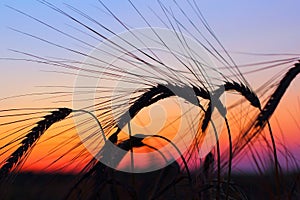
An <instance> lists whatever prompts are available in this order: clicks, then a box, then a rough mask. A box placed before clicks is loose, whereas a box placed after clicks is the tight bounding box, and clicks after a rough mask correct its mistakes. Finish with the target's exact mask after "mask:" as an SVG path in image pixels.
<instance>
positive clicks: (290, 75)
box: [255, 63, 300, 127]
mask: <svg viewBox="0 0 300 200" xmlns="http://www.w3.org/2000/svg"><path fill="white" fill-rule="evenodd" d="M299 73H300V63H296V64H295V66H294V67H293V68H291V69H289V71H288V72H287V73H286V74H285V76H284V77H283V78H282V79H281V81H280V82H279V85H278V86H277V88H276V90H275V91H274V92H273V94H272V95H271V96H270V98H269V100H268V102H267V103H266V105H265V106H264V108H263V109H262V111H261V113H260V114H259V116H258V117H257V118H256V123H255V127H263V126H264V125H265V124H266V122H267V121H268V120H269V118H270V117H271V116H272V114H273V113H274V111H275V109H276V108H277V106H278V104H279V102H280V100H281V98H282V97H283V95H284V93H285V92H286V90H287V88H288V87H289V85H290V84H291V82H292V81H293V80H294V78H295V77H296V76H297V75H298V74H299Z"/></svg>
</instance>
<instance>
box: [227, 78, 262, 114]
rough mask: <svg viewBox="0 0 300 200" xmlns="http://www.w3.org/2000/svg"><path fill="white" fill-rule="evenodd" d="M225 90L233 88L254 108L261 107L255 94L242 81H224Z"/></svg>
mask: <svg viewBox="0 0 300 200" xmlns="http://www.w3.org/2000/svg"><path fill="white" fill-rule="evenodd" d="M224 88H225V91H230V90H234V91H236V92H238V93H240V94H241V95H243V96H244V97H245V98H246V99H247V100H248V101H249V102H250V103H251V105H252V106H254V107H256V108H259V109H260V108H261V105H260V101H259V99H258V97H257V96H256V94H255V93H254V92H253V91H252V90H251V89H250V88H249V87H247V86H245V85H244V84H242V83H237V82H235V81H232V82H229V81H226V82H225V84H224Z"/></svg>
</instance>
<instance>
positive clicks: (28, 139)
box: [0, 108, 72, 179]
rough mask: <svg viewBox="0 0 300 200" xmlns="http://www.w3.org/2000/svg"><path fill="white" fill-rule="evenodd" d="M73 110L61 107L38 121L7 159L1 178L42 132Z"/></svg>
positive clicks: (0, 170)
mask: <svg viewBox="0 0 300 200" xmlns="http://www.w3.org/2000/svg"><path fill="white" fill-rule="evenodd" d="M71 112H72V110H71V109H69V108H59V109H58V111H53V112H52V113H51V114H49V115H46V116H44V117H43V118H44V119H43V120H41V121H39V122H37V125H36V126H35V127H34V128H32V129H31V131H30V132H29V133H28V134H27V135H26V136H25V139H23V140H22V142H21V144H20V146H19V147H18V149H17V150H15V151H14V152H13V153H12V154H11V155H10V156H9V157H8V158H7V159H6V161H5V163H4V165H3V166H2V167H1V169H0V179H2V178H4V177H5V176H6V175H7V174H8V173H9V172H10V171H11V170H12V168H13V167H14V166H15V165H16V164H17V163H18V162H19V161H20V160H21V159H22V158H23V156H24V155H25V154H26V153H27V152H28V150H29V149H30V147H32V146H33V145H34V144H35V143H36V142H37V140H38V139H39V138H40V137H41V135H42V134H44V133H45V131H46V130H47V129H48V128H49V127H50V126H51V125H52V124H54V123H56V122H58V121H61V120H63V119H65V118H66V117H67V116H68V115H69V114H70V113H71Z"/></svg>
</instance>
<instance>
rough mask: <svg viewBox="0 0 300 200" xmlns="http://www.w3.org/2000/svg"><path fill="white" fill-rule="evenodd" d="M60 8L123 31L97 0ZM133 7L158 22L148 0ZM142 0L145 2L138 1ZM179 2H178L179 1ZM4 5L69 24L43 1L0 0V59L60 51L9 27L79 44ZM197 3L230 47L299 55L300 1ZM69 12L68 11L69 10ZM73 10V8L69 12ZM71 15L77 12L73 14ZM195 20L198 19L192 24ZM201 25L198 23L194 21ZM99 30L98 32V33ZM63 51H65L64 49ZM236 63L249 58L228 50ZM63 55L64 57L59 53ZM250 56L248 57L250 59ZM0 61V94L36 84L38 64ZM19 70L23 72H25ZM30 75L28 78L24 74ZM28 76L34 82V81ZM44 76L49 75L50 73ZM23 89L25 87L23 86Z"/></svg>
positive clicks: (125, 8) (129, 17)
mask: <svg viewBox="0 0 300 200" xmlns="http://www.w3.org/2000/svg"><path fill="white" fill-rule="evenodd" d="M49 2H52V3H53V2H54V4H55V5H57V6H58V7H60V8H62V9H63V10H68V11H70V10H69V9H68V8H67V7H66V5H64V4H63V3H67V4H71V5H73V6H74V7H76V8H78V9H80V10H82V11H84V12H86V13H88V14H89V15H91V16H92V17H94V18H95V19H96V20H98V21H100V22H101V23H103V24H105V25H107V26H109V27H110V28H111V29H112V30H114V31H115V32H116V33H119V32H123V31H125V29H124V28H123V27H121V26H120V25H119V24H118V23H117V22H116V21H115V20H113V19H112V18H111V17H110V16H108V15H106V14H104V13H103V12H102V11H101V10H103V7H102V6H101V5H100V3H99V2H98V1H97V0H88V1H79V0H73V1H71V0H64V1H63V0H59V1H49ZM134 2H135V5H136V6H137V7H138V8H139V9H140V10H141V11H143V14H144V15H145V18H147V19H148V20H149V21H150V22H151V23H152V24H153V26H162V24H161V23H160V22H159V20H158V19H155V17H153V14H152V13H151V12H150V10H149V8H148V7H152V8H153V10H155V12H157V14H158V15H161V16H163V13H162V11H161V10H160V8H159V6H158V4H157V2H156V1H151V2H153V3H152V4H153V5H151V3H150V1H148V2H146V3H145V4H144V3H142V1H134ZM143 2H144V1H143ZM162 2H167V3H165V4H166V6H169V5H171V3H169V2H172V1H162ZM178 2H179V4H180V5H181V7H182V8H184V10H185V11H186V12H187V13H188V14H190V13H191V12H190V11H191V8H189V6H188V5H187V4H186V3H184V1H178ZM182 2H183V3H182ZM104 3H105V4H106V5H107V6H108V7H109V8H110V9H111V10H113V11H114V12H115V13H116V14H117V15H118V17H119V18H120V19H122V20H123V21H124V22H128V23H129V24H130V25H131V26H132V27H139V28H140V27H145V26H146V24H145V23H144V22H143V20H141V18H140V17H139V16H138V15H137V13H135V11H134V9H133V8H132V7H131V6H130V4H129V3H128V2H127V1H104ZM6 5H8V6H11V7H13V8H16V9H19V10H21V11H22V12H25V13H27V14H29V15H31V16H33V17H36V18H37V19H40V20H43V21H45V22H47V23H48V24H50V25H52V26H54V27H56V28H58V29H59V30H68V31H70V30H71V29H70V27H69V26H68V25H70V24H72V23H70V21H69V20H67V19H66V18H65V17H64V16H62V15H61V14H58V13H56V12H54V11H53V10H51V9H49V8H47V7H46V6H45V5H42V4H41V3H39V2H37V1H35V0H27V1H21V0H15V1H10V0H3V1H1V3H0V33H1V37H0V44H1V46H0V57H2V58H3V57H4V58H5V57H13V58H16V57H18V56H19V55H18V54H15V53H12V52H10V51H8V49H15V50H20V51H25V52H32V53H37V54H38V55H53V56H55V55H60V56H62V53H63V52H62V51H57V50H56V49H54V48H51V47H50V46H49V45H45V44H44V43H43V42H40V41H38V40H36V39H32V38H30V37H27V36H24V35H22V34H19V33H17V32H15V31H12V30H11V29H9V27H12V28H16V29H18V30H21V31H24V32H27V33H30V34H33V35H36V36H40V37H42V38H45V39H47V40H49V41H55V42H57V43H59V44H62V45H74V46H73V47H74V48H80V47H78V46H76V44H74V42H73V41H72V40H70V39H66V38H64V37H61V36H60V35H59V34H57V33H53V31H51V30H49V29H48V28H47V27H45V26H43V25H41V24H39V23H37V22H36V21H34V20H32V19H30V18H28V17H25V16H24V15H22V14H20V13H18V12H16V11H14V10H12V9H10V8H8V7H6ZM198 5H199V7H200V9H201V11H202V12H203V14H204V15H205V17H206V19H207V20H208V22H209V24H210V26H211V27H212V28H213V29H214V30H215V33H216V35H217V36H218V38H219V39H220V40H221V42H222V43H223V44H224V46H225V47H226V48H227V50H229V51H243V52H256V53H300V51H299V46H300V40H299V35H300V26H299V23H300V22H299V18H300V14H299V10H298V9H299V7H300V2H299V1H279V0H275V1H274V0H272V1H271V0H267V1H259V0H255V1H247V2H246V1H234V0H230V1H218V2H217V1H208V0H206V1H199V2H198ZM172 6H173V7H172V9H174V13H175V15H177V14H178V13H179V11H178V9H177V10H176V7H175V6H174V4H172ZM70 12H71V11H70ZM71 13H72V12H71ZM75 16H76V15H75ZM196 23H197V22H196ZM199 26H200V25H199ZM101 31H102V30H100V32H101ZM64 53H65V52H64ZM232 55H233V57H234V58H235V59H236V61H237V62H238V63H240V62H241V63H242V62H254V60H250V58H244V57H241V56H239V55H235V54H232ZM62 57H63V56H62ZM251 59H252V58H251ZM0 63H1V76H2V77H1V78H0V81H1V84H2V85H3V84H5V83H7V82H8V81H10V83H11V84H10V87H6V88H5V89H4V91H2V92H1V96H3V97H4V96H7V95H10V94H15V93H16V92H14V90H16V89H20V84H22V87H24V84H23V83H24V82H25V83H26V84H25V86H26V87H28V89H27V90H26V91H29V90H30V89H29V88H31V87H32V86H36V85H39V83H40V82H39V81H40V80H38V77H39V76H35V75H38V74H39V73H40V72H39V71H40V70H41V68H40V66H37V65H35V64H30V65H29V64H28V63H26V66H25V64H24V63H23V62H15V61H6V60H0ZM24 74H27V75H28V76H27V78H26V76H24ZM28 77H30V78H28ZM32 77H34V78H35V79H36V80H35V81H33V80H32ZM49 79H51V78H50V77H49ZM24 88H25V87H24Z"/></svg>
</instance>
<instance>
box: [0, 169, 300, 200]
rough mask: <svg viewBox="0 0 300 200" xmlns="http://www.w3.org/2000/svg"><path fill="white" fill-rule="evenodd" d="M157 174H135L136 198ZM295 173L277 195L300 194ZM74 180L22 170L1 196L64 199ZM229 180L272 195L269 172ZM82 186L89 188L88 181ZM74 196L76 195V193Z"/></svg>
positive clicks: (181, 189)
mask: <svg viewBox="0 0 300 200" xmlns="http://www.w3.org/2000/svg"><path fill="white" fill-rule="evenodd" d="M158 174H159V172H152V173H146V174H135V176H134V180H135V185H136V187H135V188H138V191H137V199H147V198H148V197H149V196H150V195H151V191H152V189H153V187H155V185H156V184H153V183H154V182H155V181H157V180H158V179H159V176H158ZM296 176H297V173H291V174H285V175H284V177H282V182H281V188H282V191H281V197H280V199H298V198H297V196H298V197H299V194H297V192H296V190H297V187H298V186H296V185H295V189H296V190H295V191H294V193H293V194H292V195H290V196H289V195H288V193H289V192H290V191H291V190H292V187H293V184H294V183H293V180H294V179H295V177H296ZM116 177H118V178H119V180H121V182H123V183H125V182H127V183H128V181H129V182H131V181H132V176H131V175H128V174H125V173H121V174H118V173H117V174H116ZM76 180H77V179H76V176H75V175H67V174H55V175H54V174H52V175H51V174H34V173H22V174H19V175H17V176H15V179H14V181H13V182H7V183H6V184H3V185H2V188H1V190H2V191H1V199H64V197H65V195H66V194H67V192H68V191H69V190H70V188H71V187H72V185H74V183H75V182H76ZM171 180H172V178H171V174H168V177H167V179H163V180H161V181H160V187H164V185H167V184H168V182H170V181H171ZM232 180H233V183H234V184H235V186H237V188H239V189H240V190H241V191H243V192H244V194H245V195H246V196H247V197H248V199H256V200H257V199H273V198H275V197H272V195H273V193H274V191H275V185H274V183H275V181H274V177H273V176H272V175H264V176H259V175H255V174H233V176H232ZM155 183H157V182H155ZM85 186H86V188H88V187H87V185H85ZM188 187H189V186H188V181H186V180H182V181H181V182H179V183H177V186H176V189H171V188H170V189H169V190H166V191H165V192H164V193H163V194H162V196H160V197H159V198H157V199H173V198H172V195H173V193H174V192H176V193H177V198H178V196H180V198H185V199H189V196H188V194H189V192H188V190H189V189H188ZM270 187H273V188H270ZM118 189H119V190H118ZM298 189H299V188H298ZM117 190H118V194H122V191H121V190H122V189H120V188H117ZM175 190H176V191H175ZM123 192H124V191H123ZM110 194H111V191H110V190H109V189H108V188H107V189H104V190H103V192H102V193H101V194H99V196H98V198H99V199H111V197H112V196H111V195H110ZM179 194H181V195H179ZM125 196H126V194H125ZM125 196H123V195H119V196H118V198H119V199H128V197H125ZM78 197H80V198H83V199H85V198H84V196H83V195H82V194H78ZM124 197H125V198H124ZM74 198H75V199H76V197H74ZM87 198H90V197H87Z"/></svg>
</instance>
